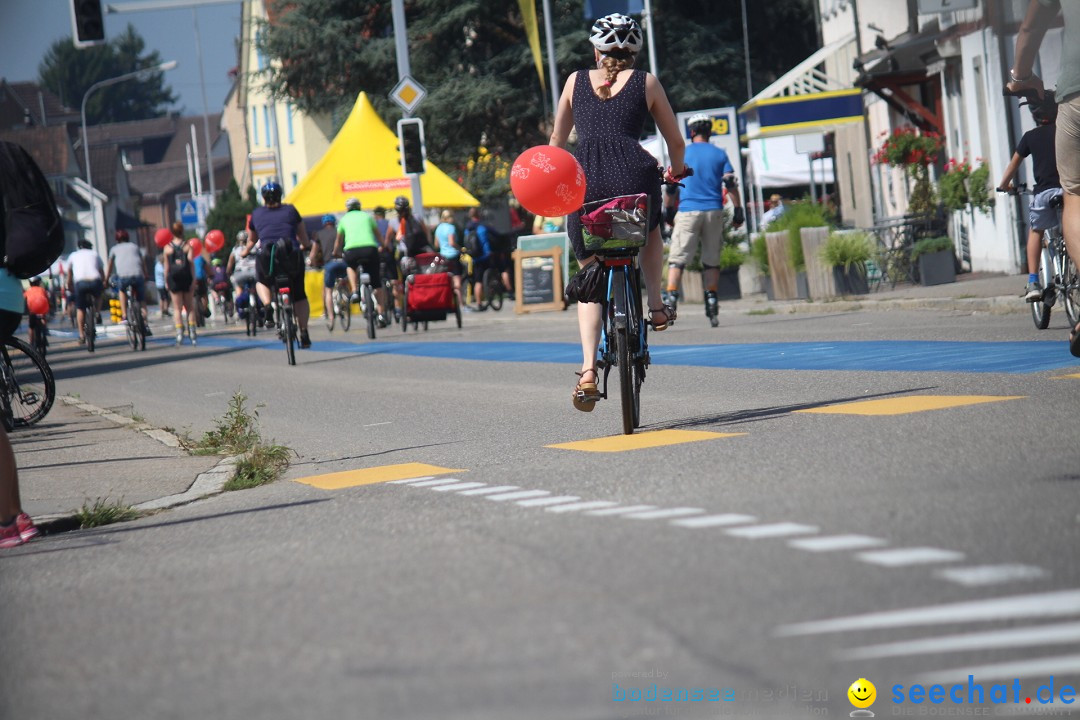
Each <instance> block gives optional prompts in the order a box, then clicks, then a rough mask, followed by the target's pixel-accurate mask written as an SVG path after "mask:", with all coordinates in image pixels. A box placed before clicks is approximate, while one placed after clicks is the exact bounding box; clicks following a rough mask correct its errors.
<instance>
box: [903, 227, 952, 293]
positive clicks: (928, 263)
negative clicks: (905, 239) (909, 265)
mask: <svg viewBox="0 0 1080 720" xmlns="http://www.w3.org/2000/svg"><path fill="white" fill-rule="evenodd" d="M911 261H912V262H917V263H918V265H919V282H921V283H922V284H923V285H943V284H944V283H951V282H956V254H955V251H954V250H953V244H952V240H951V239H950V238H949V237H948V236H946V235H939V236H938V237H928V238H923V239H922V240H919V241H918V242H916V243H915V245H914V246H912V248H911Z"/></svg>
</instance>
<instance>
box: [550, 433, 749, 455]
mask: <svg viewBox="0 0 1080 720" xmlns="http://www.w3.org/2000/svg"><path fill="white" fill-rule="evenodd" d="M745 434H746V433H715V432H703V431H701V430H653V431H650V432H642V433H635V434H633V435H613V436H611V437H602V438H596V439H595V440H579V441H577V442H568V443H559V444H557V445H548V446H547V447H549V448H559V449H561V450H581V451H583V452H623V451H625V450H641V449H642V448H651V447H662V446H664V445H679V444H680V443H688V442H699V441H701V440H715V439H716V438H727V437H739V436H741V435H745Z"/></svg>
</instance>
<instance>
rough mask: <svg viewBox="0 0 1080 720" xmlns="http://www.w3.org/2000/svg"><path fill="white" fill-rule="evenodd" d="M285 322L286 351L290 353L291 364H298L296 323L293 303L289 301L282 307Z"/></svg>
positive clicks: (287, 353)
mask: <svg viewBox="0 0 1080 720" xmlns="http://www.w3.org/2000/svg"><path fill="white" fill-rule="evenodd" d="M282 313H283V314H284V318H283V322H284V324H285V353H286V355H288V358H289V364H290V365H295V364H296V323H295V321H294V320H293V308H292V303H291V302H290V303H288V304H286V305H285V307H284V308H283V309H282Z"/></svg>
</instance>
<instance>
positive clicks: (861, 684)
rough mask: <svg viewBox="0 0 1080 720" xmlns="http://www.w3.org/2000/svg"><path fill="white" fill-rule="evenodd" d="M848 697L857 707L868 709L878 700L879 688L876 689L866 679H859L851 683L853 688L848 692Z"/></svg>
mask: <svg viewBox="0 0 1080 720" xmlns="http://www.w3.org/2000/svg"><path fill="white" fill-rule="evenodd" d="M847 696H848V700H850V701H851V704H852V705H854V706H855V707H857V708H868V707H870V706H871V705H873V704H874V700H876V699H877V688H875V687H874V683H872V682H870V681H869V680H867V679H866V678H859V679H858V680H856V681H855V682H853V683H851V687H849V688H848V690H847Z"/></svg>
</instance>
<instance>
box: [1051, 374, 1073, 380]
mask: <svg viewBox="0 0 1080 720" xmlns="http://www.w3.org/2000/svg"><path fill="white" fill-rule="evenodd" d="M1070 378H1071V379H1074V380H1080V373H1071V374H1069V375H1055V376H1054V377H1052V378H1050V379H1051V380H1068V379H1070Z"/></svg>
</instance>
